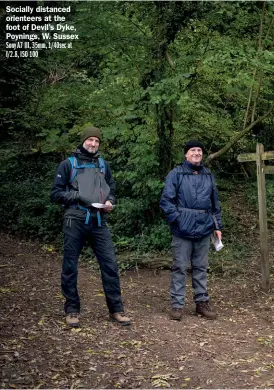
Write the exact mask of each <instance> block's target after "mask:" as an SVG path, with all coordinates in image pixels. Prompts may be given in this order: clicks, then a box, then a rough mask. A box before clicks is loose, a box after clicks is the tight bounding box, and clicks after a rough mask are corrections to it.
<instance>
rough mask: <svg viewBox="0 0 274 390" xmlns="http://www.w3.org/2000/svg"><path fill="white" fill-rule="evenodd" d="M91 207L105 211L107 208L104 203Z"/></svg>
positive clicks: (92, 204)
mask: <svg viewBox="0 0 274 390" xmlns="http://www.w3.org/2000/svg"><path fill="white" fill-rule="evenodd" d="M91 206H93V207H95V208H96V209H103V208H105V207H106V205H105V204H103V203H91Z"/></svg>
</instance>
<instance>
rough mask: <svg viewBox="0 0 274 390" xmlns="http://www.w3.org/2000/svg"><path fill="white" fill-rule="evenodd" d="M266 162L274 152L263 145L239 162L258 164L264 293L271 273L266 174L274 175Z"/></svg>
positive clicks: (240, 156)
mask: <svg viewBox="0 0 274 390" xmlns="http://www.w3.org/2000/svg"><path fill="white" fill-rule="evenodd" d="M265 160H274V151H272V152H265V151H264V146H263V145H262V144H257V146H256V153H246V154H240V155H239V156H238V161H239V162H246V161H256V164H257V183H258V203H259V223H260V247H261V267H262V289H263V290H264V291H268V290H269V279H270V272H269V250H268V232H267V212H266V190H265V174H266V173H267V174H268V173H270V174H274V166H265V164H264V161H265Z"/></svg>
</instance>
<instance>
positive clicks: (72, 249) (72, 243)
mask: <svg viewBox="0 0 274 390" xmlns="http://www.w3.org/2000/svg"><path fill="white" fill-rule="evenodd" d="M72 222H73V223H72V226H68V227H66V228H64V257H63V265H62V274H61V288H62V294H63V296H64V297H65V304H64V310H65V313H79V312H80V298H79V294H78V289H77V278H78V258H79V255H80V253H81V250H82V248H83V244H84V238H83V233H82V232H81V231H80V230H81V227H80V226H77V225H80V224H82V222H81V221H72ZM68 230H70V231H68ZM72 232H73V233H74V236H72V235H71V233H72Z"/></svg>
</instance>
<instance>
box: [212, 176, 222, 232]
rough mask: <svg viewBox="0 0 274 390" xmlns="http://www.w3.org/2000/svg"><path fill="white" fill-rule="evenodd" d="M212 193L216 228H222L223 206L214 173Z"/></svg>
mask: <svg viewBox="0 0 274 390" xmlns="http://www.w3.org/2000/svg"><path fill="white" fill-rule="evenodd" d="M212 184H213V188H212V193H211V204H212V216H213V220H214V224H215V230H222V216H221V207H220V203H219V198H218V191H217V187H216V183H215V179H214V176H213V175H212Z"/></svg>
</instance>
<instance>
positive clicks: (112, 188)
mask: <svg viewBox="0 0 274 390" xmlns="http://www.w3.org/2000/svg"><path fill="white" fill-rule="evenodd" d="M105 163H106V177H105V178H106V182H107V184H108V186H109V188H110V192H109V196H108V199H107V200H109V201H110V202H111V203H112V204H115V203H116V196H115V192H116V185H115V181H114V178H113V176H112V173H111V170H110V166H109V163H108V162H105Z"/></svg>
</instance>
